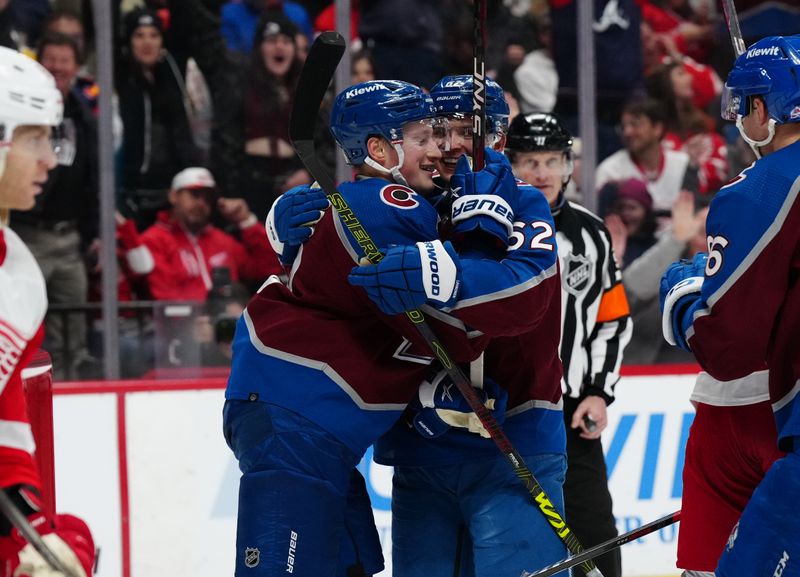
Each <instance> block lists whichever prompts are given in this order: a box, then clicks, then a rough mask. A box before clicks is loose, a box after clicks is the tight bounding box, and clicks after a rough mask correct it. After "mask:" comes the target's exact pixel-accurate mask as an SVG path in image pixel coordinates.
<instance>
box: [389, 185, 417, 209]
mask: <svg viewBox="0 0 800 577" xmlns="http://www.w3.org/2000/svg"><path fill="white" fill-rule="evenodd" d="M380 196H381V200H382V201H383V202H384V203H385V204H388V205H389V206H394V207H396V208H400V209H403V210H409V209H412V208H416V207H418V206H419V201H418V200H417V198H416V197H417V193H416V192H414V191H413V190H411V189H410V188H408V187H407V186H403V185H401V184H389V185H387V186H384V187H383V188H382V189H381V192H380Z"/></svg>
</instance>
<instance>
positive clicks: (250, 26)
mask: <svg viewBox="0 0 800 577" xmlns="http://www.w3.org/2000/svg"><path fill="white" fill-rule="evenodd" d="M265 11H272V12H275V11H277V12H283V14H284V15H285V16H286V18H288V19H289V20H290V21H291V22H292V23H293V24H294V25H295V26H296V27H297V28H298V29H299V30H300V31H301V32H302V33H303V34H305V35H306V38H313V37H314V28H313V26H312V24H311V19H310V18H309V16H308V12H307V11H306V9H305V8H304V7H303V6H302V4H300V3H298V2H291V1H289V0H231V1H230V2H228V3H227V4H225V5H224V6H223V7H222V28H221V30H222V35H223V37H224V38H225V44H226V45H227V47H228V50H231V51H232V52H234V53H237V54H239V55H241V56H243V57H245V58H246V57H247V55H248V54H250V52H251V51H252V50H253V47H254V46H255V45H256V38H257V34H256V32H257V30H256V29H257V28H258V22H259V20H260V19H261V18H262V17H263V15H264V13H265Z"/></svg>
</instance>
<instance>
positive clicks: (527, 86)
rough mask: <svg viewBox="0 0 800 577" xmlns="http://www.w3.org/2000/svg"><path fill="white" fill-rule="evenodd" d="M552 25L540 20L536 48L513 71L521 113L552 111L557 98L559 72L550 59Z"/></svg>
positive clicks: (543, 19) (547, 21) (551, 58)
mask: <svg viewBox="0 0 800 577" xmlns="http://www.w3.org/2000/svg"><path fill="white" fill-rule="evenodd" d="M551 29H552V28H551V25H550V22H549V20H548V19H547V18H541V19H540V20H539V21H538V25H537V27H536V37H537V39H538V44H539V46H538V48H536V49H535V50H531V51H529V52H528V53H527V54H526V55H525V57H524V58H523V60H522V62H521V63H520V65H519V67H517V68H516V70H514V74H513V78H514V86H516V89H517V94H519V106H520V112H522V114H528V113H530V112H552V110H553V108H555V105H556V100H557V97H558V71H557V70H556V64H555V62H554V61H553V57H552V40H553V39H552V36H551Z"/></svg>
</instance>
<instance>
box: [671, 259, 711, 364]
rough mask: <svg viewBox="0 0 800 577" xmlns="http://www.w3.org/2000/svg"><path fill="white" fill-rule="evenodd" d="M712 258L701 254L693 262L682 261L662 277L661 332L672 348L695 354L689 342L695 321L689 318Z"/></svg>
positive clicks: (672, 266)
mask: <svg viewBox="0 0 800 577" xmlns="http://www.w3.org/2000/svg"><path fill="white" fill-rule="evenodd" d="M707 260H708V255H707V254H706V253H703V252H699V253H697V254H696V255H694V258H693V259H692V260H688V259H681V260H679V261H678V262H674V263H672V264H671V265H669V266H668V267H667V270H666V271H664V275H663V276H662V277H661V288H660V291H659V300H660V304H661V330H662V331H663V333H664V339H665V340H666V341H667V342H668V343H669V344H671V345H673V346H675V345H677V346H679V347H680V348H682V349H683V350H685V351H689V352H691V350H692V349H691V348H690V347H689V344H688V343H687V342H686V329H688V328H689V327H690V326H691V324H692V319H690V318H686V312H687V310H688V308H689V307H690V306H691V305H692V304H694V303H695V302H696V301H697V300H698V299H699V298H700V290H701V289H702V287H703V279H704V278H705V276H704V275H705V268H706V261H707Z"/></svg>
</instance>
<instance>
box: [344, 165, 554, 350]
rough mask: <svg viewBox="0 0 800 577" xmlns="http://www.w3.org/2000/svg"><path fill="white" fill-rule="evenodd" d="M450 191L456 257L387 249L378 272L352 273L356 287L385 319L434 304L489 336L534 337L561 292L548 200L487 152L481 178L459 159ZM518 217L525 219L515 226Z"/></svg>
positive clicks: (434, 250)
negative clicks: (523, 334) (533, 331)
mask: <svg viewBox="0 0 800 577" xmlns="http://www.w3.org/2000/svg"><path fill="white" fill-rule="evenodd" d="M451 186H452V187H453V190H455V191H457V192H458V194H459V196H458V197H457V198H456V199H455V201H454V202H453V212H452V217H453V218H452V220H453V225H454V234H455V237H454V238H455V244H458V245H459V246H460V250H459V251H458V252H456V251H455V250H454V246H452V245H451V244H450V243H449V242H445V243H442V242H440V241H438V240H430V241H427V242H424V243H417V244H416V245H413V246H412V245H407V246H395V247H390V248H389V249H388V250H387V252H386V257H385V259H384V261H381V262H380V263H379V264H378V265H375V266H372V265H370V266H362V267H358V268H357V269H354V271H353V274H351V277H350V280H351V283H353V284H356V285H358V286H363V287H364V288H365V289H366V290H367V292H368V293H369V294H370V296H371V298H373V300H374V301H375V302H376V303H378V304H379V306H380V307H381V310H383V311H384V312H386V313H387V314H397V313H400V312H403V311H406V310H409V309H410V308H416V307H419V306H422V305H430V306H433V307H435V308H437V309H439V310H441V311H445V312H451V314H452V315H453V316H455V317H457V318H458V320H459V321H461V322H463V323H465V324H466V325H468V326H470V327H472V328H474V329H477V330H479V331H481V332H485V333H486V334H492V335H494V334H497V335H513V334H518V333H520V332H524V331H526V330H529V329H530V328H532V327H533V326H535V324H536V323H537V322H538V319H539V318H540V316H541V312H542V310H543V307H546V306H549V305H550V304H552V299H553V295H554V294H555V293H557V292H558V288H557V284H558V280H557V279H558V275H557V270H558V269H557V253H556V249H555V230H554V226H553V221H552V217H551V215H550V209H549V207H548V205H547V202H546V200H545V199H544V196H542V195H541V193H539V192H538V191H536V190H535V189H533V188H531V187H529V186H527V185H525V184H524V183H520V182H518V181H517V180H516V179H515V178H514V176H513V174H512V172H511V167H510V165H509V164H508V161H507V160H506V159H505V157H503V156H502V155H499V154H498V153H496V152H493V151H490V150H487V166H486V168H484V170H481V171H478V172H472V170H471V169H470V168H469V165H468V163H467V162H466V159H465V158H462V159H461V160H460V161H459V164H458V165H457V168H456V174H455V175H454V177H453V179H452V180H451ZM515 210H520V211H521V216H520V218H521V219H522V220H521V221H520V222H519V223H516V226H515V225H514V224H513V223H514V222H515V217H514V211H515ZM517 228H518V229H519V230H516V229H517ZM419 234H421V235H423V238H425V236H426V235H427V236H428V237H430V235H431V234H435V231H429V230H423V229H420V230H419ZM433 238H435V237H433ZM476 238H477V239H479V240H478V241H477V242H476V241H475V239H476ZM498 249H499V250H498ZM498 254H499V255H502V256H497V255H498Z"/></svg>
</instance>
